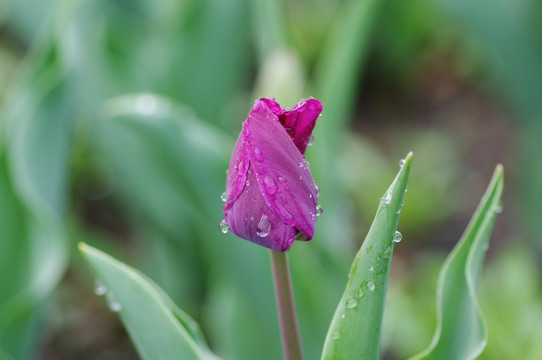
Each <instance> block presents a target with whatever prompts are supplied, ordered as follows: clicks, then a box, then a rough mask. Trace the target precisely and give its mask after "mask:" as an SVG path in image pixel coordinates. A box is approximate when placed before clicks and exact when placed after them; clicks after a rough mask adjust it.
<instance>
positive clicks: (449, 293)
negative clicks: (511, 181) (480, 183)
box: [412, 165, 503, 360]
mask: <svg viewBox="0 0 542 360" xmlns="http://www.w3.org/2000/svg"><path fill="white" fill-rule="evenodd" d="M502 189H503V169H502V166H501V165H498V166H497V167H496V168H495V172H494V173H493V177H492V179H491V182H490V183H489V186H488V188H487V190H486V193H485V194H484V196H483V197H482V200H481V201H480V204H479V205H478V208H477V209H476V212H475V213H474V215H473V217H472V219H471V221H470V223H469V225H468V226H467V229H466V230H465V233H464V234H463V236H462V237H461V239H460V240H459V243H458V244H457V245H456V246H455V248H454V249H453V250H452V252H451V253H450V255H449V256H448V258H447V259H446V261H445V263H444V265H443V267H442V270H441V272H440V276H439V283H438V290H437V329H436V331H435V335H434V337H433V341H432V342H431V345H429V347H428V348H427V349H426V350H425V351H423V352H422V353H420V354H418V355H416V356H414V357H413V358H412V360H421V359H424V360H425V359H439V360H447V359H450V360H452V359H461V360H463V359H474V358H476V357H478V356H479V355H480V354H481V353H482V351H483V350H484V348H485V346H486V343H487V327H486V324H485V321H484V318H483V315H482V312H481V310H480V307H479V305H478V301H477V299H476V294H475V289H476V282H477V279H478V274H479V272H480V268H481V266H482V262H483V261H484V255H485V250H486V249H487V245H488V241H489V236H490V235H491V230H492V229H493V223H494V222H495V217H496V214H497V213H498V212H499V211H500V210H499V209H500V205H499V204H500V199H501V194H502Z"/></svg>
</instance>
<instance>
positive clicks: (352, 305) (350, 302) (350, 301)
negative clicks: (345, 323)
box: [346, 296, 358, 309]
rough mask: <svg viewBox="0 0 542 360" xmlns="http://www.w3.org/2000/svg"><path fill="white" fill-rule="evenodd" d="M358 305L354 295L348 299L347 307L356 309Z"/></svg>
mask: <svg viewBox="0 0 542 360" xmlns="http://www.w3.org/2000/svg"><path fill="white" fill-rule="evenodd" d="M356 306H358V301H357V300H356V299H355V298H353V297H352V296H351V297H349V298H348V299H347V300H346V308H347V309H354V308H355V307H356Z"/></svg>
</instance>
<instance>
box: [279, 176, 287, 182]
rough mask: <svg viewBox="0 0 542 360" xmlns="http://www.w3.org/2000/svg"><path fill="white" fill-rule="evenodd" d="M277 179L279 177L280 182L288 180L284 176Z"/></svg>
mask: <svg viewBox="0 0 542 360" xmlns="http://www.w3.org/2000/svg"><path fill="white" fill-rule="evenodd" d="M277 179H278V180H279V181H280V182H286V179H285V178H284V177H282V176H279V177H278V178H277Z"/></svg>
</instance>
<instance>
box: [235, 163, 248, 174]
mask: <svg viewBox="0 0 542 360" xmlns="http://www.w3.org/2000/svg"><path fill="white" fill-rule="evenodd" d="M246 172H247V165H246V162H245V161H244V160H241V161H239V164H237V175H243V174H245V173H246Z"/></svg>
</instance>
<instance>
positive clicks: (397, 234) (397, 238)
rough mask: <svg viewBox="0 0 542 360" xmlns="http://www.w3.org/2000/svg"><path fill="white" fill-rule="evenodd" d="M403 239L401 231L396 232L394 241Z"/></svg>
mask: <svg viewBox="0 0 542 360" xmlns="http://www.w3.org/2000/svg"><path fill="white" fill-rule="evenodd" d="M402 239H403V235H401V233H400V232H399V231H396V232H395V235H393V242H396V243H398V242H400V241H401V240H402Z"/></svg>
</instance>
